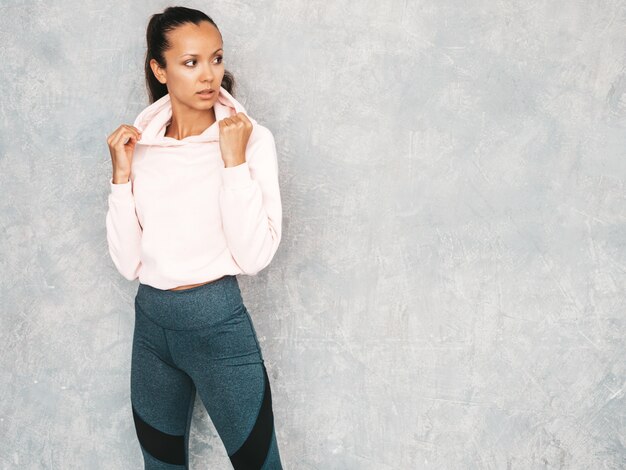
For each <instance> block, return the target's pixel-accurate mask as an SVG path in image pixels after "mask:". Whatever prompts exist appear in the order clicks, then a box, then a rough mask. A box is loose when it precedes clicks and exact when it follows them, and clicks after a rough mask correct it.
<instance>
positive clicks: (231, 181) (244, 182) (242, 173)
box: [222, 161, 252, 189]
mask: <svg viewBox="0 0 626 470" xmlns="http://www.w3.org/2000/svg"><path fill="white" fill-rule="evenodd" d="M222 182H223V183H224V187H225V188H228V189H240V188H247V187H248V186H250V184H252V177H251V176H250V167H249V166H248V162H247V161H245V162H243V163H241V164H239V165H236V166H229V167H224V168H223V169H222Z"/></svg>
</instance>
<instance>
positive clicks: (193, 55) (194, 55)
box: [179, 47, 223, 57]
mask: <svg viewBox="0 0 626 470" xmlns="http://www.w3.org/2000/svg"><path fill="white" fill-rule="evenodd" d="M221 50H223V49H222V48H221V47H220V48H219V49H217V50H216V51H215V52H214V53H213V54H215V53H216V52H219V51H221ZM213 54H211V55H213ZM186 55H190V56H191V57H198V54H191V53H186V54H182V55H180V56H179V57H183V56H186Z"/></svg>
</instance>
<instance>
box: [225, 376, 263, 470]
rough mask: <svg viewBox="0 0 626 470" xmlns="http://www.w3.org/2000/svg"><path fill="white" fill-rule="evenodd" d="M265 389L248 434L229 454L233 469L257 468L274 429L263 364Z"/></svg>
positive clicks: (261, 464)
mask: <svg viewBox="0 0 626 470" xmlns="http://www.w3.org/2000/svg"><path fill="white" fill-rule="evenodd" d="M263 376H264V377H265V389H264V392H263V403H262V404H261V409H260V410H259V414H258V416H257V419H256V422H255V423H254V427H253V428H252V431H250V435H249V436H248V438H247V439H246V440H245V442H244V443H243V444H242V445H241V447H240V448H239V449H237V452H235V453H234V454H233V455H231V456H229V457H230V461H231V463H232V464H233V467H235V470H258V469H260V468H261V467H262V466H263V462H265V458H266V457H267V452H268V451H269V448H270V444H271V441H272V433H273V431H274V414H273V413H272V394H271V392H270V382H269V378H268V377H267V371H266V370H265V365H263Z"/></svg>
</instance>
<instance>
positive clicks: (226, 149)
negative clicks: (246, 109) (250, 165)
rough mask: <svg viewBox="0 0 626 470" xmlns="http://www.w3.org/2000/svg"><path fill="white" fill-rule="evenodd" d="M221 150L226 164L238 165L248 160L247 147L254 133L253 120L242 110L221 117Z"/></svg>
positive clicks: (227, 165)
mask: <svg viewBox="0 0 626 470" xmlns="http://www.w3.org/2000/svg"><path fill="white" fill-rule="evenodd" d="M218 124H219V128H220V150H221V152H222V160H224V166H226V167H229V166H237V165H240V164H242V163H244V162H245V161H246V147H247V145H248V140H249V139H250V134H251V133H252V122H250V119H248V116H246V115H245V114H244V113H242V112H238V113H237V114H235V115H234V116H230V117H227V118H224V119H221V120H220V121H219V122H218Z"/></svg>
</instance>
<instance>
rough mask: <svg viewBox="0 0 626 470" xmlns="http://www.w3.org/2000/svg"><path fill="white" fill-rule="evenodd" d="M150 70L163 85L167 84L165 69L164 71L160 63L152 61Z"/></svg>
mask: <svg viewBox="0 0 626 470" xmlns="http://www.w3.org/2000/svg"><path fill="white" fill-rule="evenodd" d="M150 68H151V69H152V73H153V74H154V76H155V77H156V79H157V80H158V81H159V82H161V83H162V84H163V85H165V83H166V82H167V75H166V73H165V69H162V68H161V66H160V65H159V63H158V62H157V61H156V60H155V59H150Z"/></svg>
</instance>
